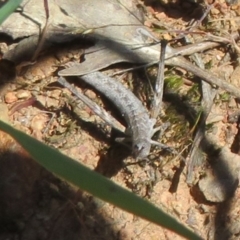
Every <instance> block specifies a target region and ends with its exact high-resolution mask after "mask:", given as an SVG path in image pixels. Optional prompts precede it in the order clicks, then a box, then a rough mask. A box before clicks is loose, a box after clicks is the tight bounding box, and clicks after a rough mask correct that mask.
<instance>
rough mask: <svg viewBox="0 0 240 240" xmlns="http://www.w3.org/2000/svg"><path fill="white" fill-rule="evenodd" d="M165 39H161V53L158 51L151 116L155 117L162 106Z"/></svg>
mask: <svg viewBox="0 0 240 240" xmlns="http://www.w3.org/2000/svg"><path fill="white" fill-rule="evenodd" d="M166 46H167V41H166V40H162V41H161V53H160V61H159V64H158V74H157V80H156V84H155V89H154V90H155V93H154V98H153V102H152V111H151V117H152V118H154V119H156V118H157V116H158V115H159V112H160V110H161V108H162V97H163V85H164V66H165V65H164V60H165V52H166Z"/></svg>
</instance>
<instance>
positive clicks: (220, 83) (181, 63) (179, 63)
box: [165, 57, 240, 98]
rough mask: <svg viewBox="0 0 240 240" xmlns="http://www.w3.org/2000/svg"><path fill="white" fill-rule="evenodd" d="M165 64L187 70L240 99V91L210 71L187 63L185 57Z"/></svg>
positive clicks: (176, 58) (173, 59) (167, 61)
mask: <svg viewBox="0 0 240 240" xmlns="http://www.w3.org/2000/svg"><path fill="white" fill-rule="evenodd" d="M165 63H166V64H167V65H170V66H174V67H181V68H183V69H185V70H186V71H189V72H191V73H193V74H194V75H196V76H198V77H200V78H201V79H202V80H204V81H206V82H208V83H209V84H211V85H212V86H217V87H220V88H222V89H224V90H225V91H227V92H229V93H230V94H232V95H234V96H235V97H237V98H240V90H239V89H238V88H237V87H236V86H234V85H232V84H231V83H228V82H226V81H224V80H222V79H220V78H218V77H217V76H215V75H214V74H212V73H210V72H209V71H206V70H203V69H201V68H199V67H197V66H195V65H194V64H192V63H191V62H189V61H187V60H186V59H185V58H183V57H175V58H171V59H169V60H166V62H165Z"/></svg>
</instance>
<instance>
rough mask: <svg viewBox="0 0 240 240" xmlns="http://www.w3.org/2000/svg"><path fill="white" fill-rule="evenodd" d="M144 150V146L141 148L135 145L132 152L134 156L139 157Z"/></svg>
mask: <svg viewBox="0 0 240 240" xmlns="http://www.w3.org/2000/svg"><path fill="white" fill-rule="evenodd" d="M143 149H144V147H143V146H139V145H137V144H135V145H134V146H133V151H132V153H133V156H134V157H138V156H139V155H140V153H141V151H142V150H143Z"/></svg>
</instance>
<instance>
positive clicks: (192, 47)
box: [111, 33, 239, 76]
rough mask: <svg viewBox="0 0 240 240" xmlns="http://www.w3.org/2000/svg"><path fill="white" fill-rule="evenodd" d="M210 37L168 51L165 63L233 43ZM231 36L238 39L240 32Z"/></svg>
mask: <svg viewBox="0 0 240 240" xmlns="http://www.w3.org/2000/svg"><path fill="white" fill-rule="evenodd" d="M208 37H209V38H210V39H212V40H211V41H204V42H200V43H193V44H189V45H187V46H183V47H178V48H175V49H171V51H170V52H169V53H168V52H166V56H165V63H166V60H170V59H171V58H173V57H178V56H186V55H192V54H194V53H196V52H204V51H206V50H208V49H211V48H215V47H218V46H220V45H222V44H226V43H231V42H232V40H230V39H227V38H219V37H215V36H213V35H208ZM231 38H233V39H238V38H239V34H238V33H234V34H232V35H231ZM168 62H169V61H167V63H168ZM158 63H159V61H157V62H152V63H148V64H145V65H142V66H139V67H134V68H128V69H125V70H122V71H118V72H115V73H114V74H112V75H111V76H115V75H118V74H122V73H124V72H128V71H132V70H137V69H141V68H143V67H145V68H146V67H150V66H152V65H153V64H158ZM173 66H174V65H173Z"/></svg>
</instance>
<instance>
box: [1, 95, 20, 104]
mask: <svg viewBox="0 0 240 240" xmlns="http://www.w3.org/2000/svg"><path fill="white" fill-rule="evenodd" d="M4 100H5V102H6V103H14V102H16V101H17V100H18V98H17V96H16V93H15V92H8V93H6V95H5V96H4Z"/></svg>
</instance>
